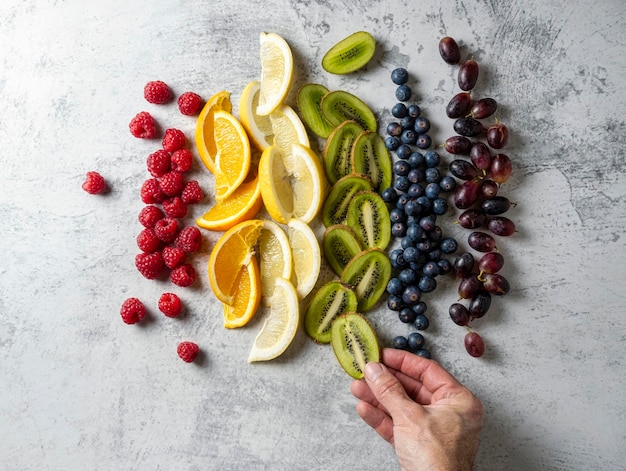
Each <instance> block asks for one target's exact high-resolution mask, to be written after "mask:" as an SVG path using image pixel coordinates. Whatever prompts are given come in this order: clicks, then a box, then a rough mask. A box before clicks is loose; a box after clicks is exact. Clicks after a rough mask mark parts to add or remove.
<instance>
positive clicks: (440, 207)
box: [433, 183, 449, 216]
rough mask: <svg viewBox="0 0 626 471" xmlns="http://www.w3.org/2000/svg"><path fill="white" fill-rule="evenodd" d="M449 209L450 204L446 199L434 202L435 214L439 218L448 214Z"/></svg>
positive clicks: (438, 199)
mask: <svg viewBox="0 0 626 471" xmlns="http://www.w3.org/2000/svg"><path fill="white" fill-rule="evenodd" d="M433 185H434V183H433ZM448 209H449V206H448V202H447V201H446V200H445V199H443V198H435V199H434V200H433V213H435V214H436V215H437V216H443V215H444V214H446V213H447V212H448Z"/></svg>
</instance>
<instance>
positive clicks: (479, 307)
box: [468, 290, 491, 319]
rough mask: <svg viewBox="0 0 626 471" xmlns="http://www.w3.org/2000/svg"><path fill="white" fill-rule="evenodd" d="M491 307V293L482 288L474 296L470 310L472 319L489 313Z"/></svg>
mask: <svg viewBox="0 0 626 471" xmlns="http://www.w3.org/2000/svg"><path fill="white" fill-rule="evenodd" d="M489 307H491V295H490V294H489V293H488V292H487V291H483V290H481V291H479V292H478V293H476V295H475V296H474V297H473V298H472V301H471V302H470V305H469V309H468V311H469V313H470V316H471V317H472V319H480V318H481V317H483V316H484V315H485V314H487V311H488V310H489Z"/></svg>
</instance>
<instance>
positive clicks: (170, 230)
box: [154, 218, 178, 243]
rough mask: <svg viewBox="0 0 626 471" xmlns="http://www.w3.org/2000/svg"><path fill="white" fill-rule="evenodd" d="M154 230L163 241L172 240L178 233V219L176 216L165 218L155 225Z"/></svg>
mask: <svg viewBox="0 0 626 471" xmlns="http://www.w3.org/2000/svg"><path fill="white" fill-rule="evenodd" d="M154 232H155V233H156V235H157V237H158V238H159V239H161V240H162V241H163V242H165V243H169V242H172V241H173V240H174V239H175V238H176V236H177V235H178V221H177V220H176V219H174V218H163V219H161V220H159V221H157V223H156V224H155V225H154Z"/></svg>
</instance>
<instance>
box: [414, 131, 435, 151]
mask: <svg viewBox="0 0 626 471" xmlns="http://www.w3.org/2000/svg"><path fill="white" fill-rule="evenodd" d="M432 143H433V141H432V139H431V138H430V136H429V135H428V134H418V135H417V140H416V141H415V145H416V146H417V147H418V148H419V149H428V148H429V147H430V146H431V145H432Z"/></svg>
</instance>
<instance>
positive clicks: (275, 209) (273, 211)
mask: <svg viewBox="0 0 626 471" xmlns="http://www.w3.org/2000/svg"><path fill="white" fill-rule="evenodd" d="M323 172H324V171H323V169H322V165H321V163H320V160H319V158H318V157H317V156H316V155H315V154H314V153H313V151H312V150H311V149H310V148H308V147H305V146H303V145H301V144H297V143H296V144H292V147H291V153H290V154H289V155H288V156H285V155H283V154H282V153H281V151H280V149H279V148H278V146H276V145H274V146H272V147H268V148H267V149H265V151H263V155H262V156H261V161H260V162H259V178H260V179H261V196H262V197H263V203H264V204H265V209H267V212H268V213H269V214H270V216H271V217H272V218H273V219H274V220H275V221H277V222H279V223H281V224H287V222H288V221H289V220H290V219H292V218H296V219H301V220H302V221H304V222H305V223H309V222H311V221H312V220H313V218H315V216H316V215H317V214H318V213H319V211H320V208H321V206H322V202H323V200H324V179H323V174H324V173H323Z"/></svg>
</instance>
